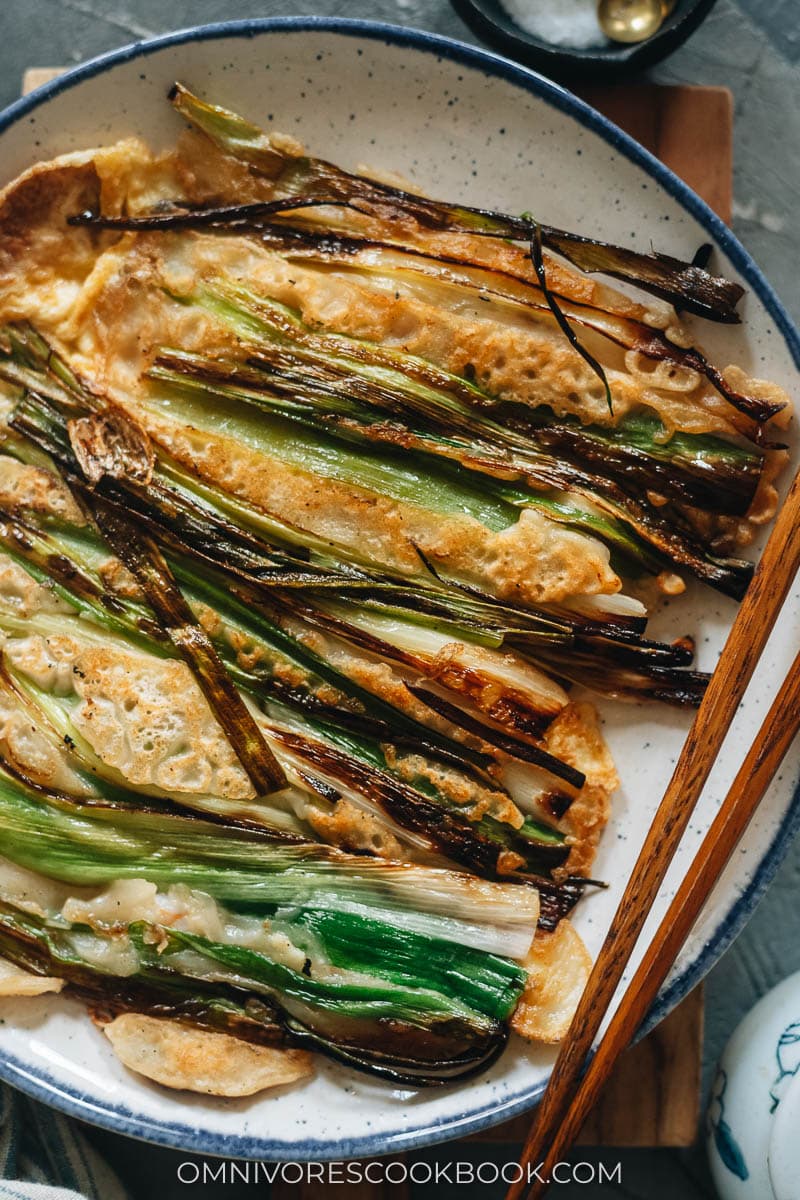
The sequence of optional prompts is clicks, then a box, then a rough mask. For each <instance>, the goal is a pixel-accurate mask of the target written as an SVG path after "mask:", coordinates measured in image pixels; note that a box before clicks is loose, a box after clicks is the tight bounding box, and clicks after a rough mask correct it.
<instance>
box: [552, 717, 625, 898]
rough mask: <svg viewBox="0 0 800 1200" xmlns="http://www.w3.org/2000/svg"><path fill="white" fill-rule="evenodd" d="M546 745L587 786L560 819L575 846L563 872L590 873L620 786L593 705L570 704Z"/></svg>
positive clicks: (568, 840) (568, 837) (559, 718)
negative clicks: (582, 776) (584, 778)
mask: <svg viewBox="0 0 800 1200" xmlns="http://www.w3.org/2000/svg"><path fill="white" fill-rule="evenodd" d="M545 745H546V746H547V749H548V750H549V751H550V753H551V754H555V755H556V757H557V758H560V759H562V760H563V761H564V762H568V763H570V764H571V765H572V766H573V767H577V768H578V770H579V771H582V772H583V773H584V775H585V776H586V783H585V784H584V785H583V787H582V788H581V790H580V792H579V793H578V795H577V797H576V798H575V799H574V800H573V802H572V804H571V805H570V806H569V808H568V809H567V813H566V815H565V816H564V817H563V818H562V820H561V823H560V825H561V829H562V830H563V831H564V832H565V833H566V835H567V842H568V843H569V845H570V846H571V847H572V849H571V851H570V855H569V858H568V859H567V861H566V863H565V864H564V866H563V867H562V868H560V873H561V874H563V875H585V874H588V873H589V871H590V869H591V866H592V863H593V862H594V857H595V853H596V851H597V844H598V842H599V841H600V837H601V836H602V833H603V830H604V829H605V827H606V825H607V824H608V819H609V817H610V815H611V796H612V794H613V793H614V792H615V791H616V789H617V788H618V787H619V776H618V775H617V771H616V768H615V766H614V760H613V759H612V757H611V753H610V751H609V749H608V747H607V746H606V744H605V741H604V740H603V735H602V733H601V732H600V726H599V723H598V720H597V713H596V711H595V709H594V707H593V705H591V704H585V703H584V704H570V705H568V706H567V708H565V709H564V710H563V711H562V712H561V713H559V715H558V716H557V717H556V719H555V720H554V721H553V722H552V724H551V725H550V726H549V728H548V730H547V733H546V735H545Z"/></svg>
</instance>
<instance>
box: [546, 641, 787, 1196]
mask: <svg viewBox="0 0 800 1200" xmlns="http://www.w3.org/2000/svg"><path fill="white" fill-rule="evenodd" d="M798 730H800V653H798V655H797V657H796V658H795V660H794V662H793V664H792V667H791V670H790V671H789V674H788V675H787V676H786V678H785V680H784V681H783V684H782V685H781V689H780V691H779V692H778V695H777V696H776V697H775V700H774V702H773V704H772V706H771V708H770V710H769V713H768V714H767V717H766V719H765V721H764V723H763V725H762V726H761V729H760V730H759V732H758V735H757V737H756V739H755V741H754V742H753V744H752V746H751V747H750V749H749V751H748V752H747V755H746V757H745V760H744V762H743V763H742V765H741V767H740V768H739V772H738V774H737V776H736V779H735V780H734V781H733V783H732V784H731V788H730V791H729V792H728V794H727V796H726V797H725V800H724V801H723V803H722V805H721V807H720V809H719V811H718V813H717V815H716V817H715V818H714V820H713V822H712V823H711V826H710V827H709V830H708V833H707V834H706V836H705V837H704V839H703V842H702V844H701V846H700V849H699V850H698V852H697V854H696V855H695V857H694V859H693V860H692V865H691V866H690V867H689V870H688V872H687V874H686V878H685V879H684V880H683V882H682V884H681V886H680V888H679V889H678V891H677V893H676V895H675V898H674V899H673V901H672V903H671V904H670V906H669V908H668V909H667V913H666V915H665V917H664V919H663V920H662V922H661V924H660V925H659V927H658V931H657V933H656V934H655V936H654V937H653V940H652V941H651V942H650V944H649V945H648V947H647V950H646V951H645V954H644V957H643V958H642V961H641V963H640V965H639V967H638V968H637V970H636V972H635V974H634V976H633V978H632V979H631V981H630V983H629V984H628V986H627V988H626V990H625V995H624V996H623V998H622V1002H621V1004H620V1005H619V1007H618V1008H617V1010H616V1012H615V1013H614V1015H613V1017H612V1018H611V1021H610V1023H609V1025H608V1028H607V1030H606V1032H605V1033H604V1035H603V1038H602V1040H601V1042H600V1045H599V1046H598V1047H597V1050H596V1052H595V1055H594V1057H593V1058H592V1060H591V1062H590V1063H589V1067H588V1069H587V1071H586V1074H585V1075H584V1077H583V1079H582V1081H581V1083H580V1085H579V1086H578V1090H577V1092H576V1094H575V1096H574V1098H573V1100H572V1103H571V1105H570V1108H569V1111H568V1113H567V1115H566V1117H565V1118H564V1120H563V1122H562V1124H561V1126H560V1128H559V1131H558V1138H557V1141H558V1145H557V1146H554V1147H553V1148H552V1150H551V1152H550V1153H552V1154H556V1155H558V1156H561V1155H563V1154H564V1153H565V1152H566V1150H567V1148H568V1147H569V1146H570V1145H571V1144H572V1142H573V1141H574V1140H575V1138H576V1137H577V1135H578V1134H579V1133H580V1131H581V1129H582V1127H583V1124H584V1122H585V1120H586V1118H587V1116H588V1115H589V1112H590V1110H591V1107H592V1105H593V1103H594V1101H595V1100H596V1099H597V1096H598V1093H599V1092H600V1089H601V1088H602V1086H603V1084H604V1083H605V1082H606V1080H607V1079H608V1077H609V1075H610V1074H611V1072H612V1070H613V1068H614V1064H615V1063H616V1061H617V1059H618V1058H619V1056H620V1054H621V1053H622V1052H623V1050H625V1049H626V1047H627V1046H628V1045H629V1043H630V1042H631V1041H632V1039H633V1037H634V1036H635V1034H636V1031H637V1030H638V1028H639V1026H640V1025H641V1023H642V1021H643V1020H644V1019H645V1017H646V1016H647V1013H648V1011H649V1009H650V1005H651V1004H652V1002H653V1001H654V1000H655V998H656V994H657V992H658V989H659V988H660V987H661V984H662V983H663V982H664V980H665V979H666V977H667V975H668V974H669V971H670V968H671V967H672V964H673V963H674V962H675V959H676V958H677V957H678V954H679V953H680V949H681V946H682V945H683V943H684V942H685V941H686V939H687V937H688V936H689V934H690V933H691V930H692V926H693V925H694V923H695V921H696V920H697V918H698V916H699V915H700V910H701V909H702V907H703V905H704V903H705V902H706V900H707V899H708V897H709V895H710V893H711V890H712V888H713V887H714V885H715V883H716V882H717V880H718V879H719V877H720V875H721V874H722V872H723V870H724V869H725V865H726V864H727V862H728V861H729V859H730V857H731V854H732V853H733V851H734V849H735V848H736V846H737V844H738V842H739V840H740V839H741V837H742V834H743V833H744V831H745V829H746V828H747V826H748V824H749V822H750V820H751V818H752V816H753V814H754V813H755V811H756V809H757V808H758V805H759V803H760V801H761V799H762V798H763V796H764V793H765V792H766V790H767V788H768V787H769V785H770V783H771V782H772V779H773V778H774V776H775V772H776V771H777V770H778V767H779V766H780V764H781V762H782V761H783V759H784V757H785V755H786V753H787V751H788V749H789V747H790V746H791V744H792V742H793V741H794V739H795V737H796V735H797V732H798ZM546 1157H547V1156H546ZM553 1161H554V1162H556V1161H558V1158H557V1157H556V1158H554V1159H553ZM546 1169H547V1168H546V1167H545V1170H543V1171H542V1172H541V1174H542V1175H544V1174H545V1171H546ZM534 1183H535V1181H534ZM543 1191H544V1188H542V1187H541V1185H539V1184H536V1183H535V1186H534V1187H533V1188H532V1190H531V1193H530V1194H531V1197H532V1198H533V1197H536V1196H539V1195H541V1194H543Z"/></svg>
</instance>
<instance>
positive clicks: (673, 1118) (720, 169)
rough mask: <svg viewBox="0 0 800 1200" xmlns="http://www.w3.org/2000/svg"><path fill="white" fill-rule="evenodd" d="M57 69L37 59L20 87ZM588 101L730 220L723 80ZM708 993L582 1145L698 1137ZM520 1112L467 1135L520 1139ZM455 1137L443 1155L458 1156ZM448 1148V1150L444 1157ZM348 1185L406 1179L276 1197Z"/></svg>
mask: <svg viewBox="0 0 800 1200" xmlns="http://www.w3.org/2000/svg"><path fill="white" fill-rule="evenodd" d="M60 73H61V68H58V67H31V68H30V69H29V70H27V71H26V72H25V75H24V78H23V94H26V93H27V92H30V91H32V90H33V89H34V88H37V87H39V86H41V84H43V83H46V82H48V80H50V79H52V78H53V77H54V76H56V75H59V74H60ZM580 94H581V96H582V97H583V99H585V100H587V101H588V102H589V103H590V104H592V105H593V106H594V107H595V108H597V109H599V110H600V111H601V112H603V113H605V114H606V115H607V116H608V117H610V118H611V120H613V121H614V122H615V123H616V124H617V125H619V126H621V127H622V128H623V129H625V130H626V131H627V132H628V133H630V134H631V135H632V136H633V137H635V138H636V140H637V141H639V142H641V143H642V145H643V146H645V147H646V148H647V149H648V150H650V151H652V153H653V154H655V155H656V156H657V157H659V158H660V159H661V160H662V161H663V162H665V163H666V164H667V165H668V166H669V167H671V168H672V170H673V171H675V173H676V174H678V175H680V176H681V178H682V179H684V180H685V181H686V182H687V183H688V184H689V185H690V186H691V187H692V188H693V189H694V190H695V191H696V192H697V193H698V194H699V195H700V196H702V198H703V199H704V200H706V201H707V203H708V204H710V206H711V207H712V208H713V209H714V210H715V211H716V212H717V213H718V214H719V215H720V216H721V217H722V218H723V219H724V220H725V221H730V217H731V205H732V167H733V149H732V147H733V100H732V97H731V94H730V92H729V91H727V89H725V88H710V87H685V86H681V87H659V86H655V85H652V84H640V85H635V86H624V87H617V88H590V89H585V90H583V91H581V93H580ZM702 1044H703V993H702V987H700V988H697V989H695V991H694V992H692V993H691V995H689V996H688V997H687V998H686V999H685V1000H684V1001H683V1003H682V1004H680V1005H678V1007H677V1008H676V1009H675V1010H674V1012H673V1013H672V1014H671V1015H670V1016H669V1017H668V1018H667V1019H666V1020H665V1021H662V1022H661V1024H660V1025H659V1026H658V1028H656V1029H654V1030H653V1032H652V1033H651V1034H649V1035H648V1037H646V1038H644V1039H643V1041H641V1042H640V1043H639V1044H638V1045H636V1046H633V1047H632V1048H631V1049H630V1050H628V1051H627V1053H626V1054H625V1055H624V1056H623V1057H622V1058H621V1059H620V1062H619V1063H618V1065H617V1068H616V1071H615V1073H614V1075H613V1077H612V1078H611V1079H610V1080H609V1082H608V1084H607V1085H606V1088H605V1090H604V1092H603V1095H602V1097H601V1098H600V1100H599V1101H598V1103H597V1106H596V1108H595V1110H594V1112H593V1113H592V1115H591V1117H590V1118H589V1120H588V1121H587V1123H586V1125H585V1127H584V1130H583V1133H582V1135H581V1138H580V1139H579V1140H580V1142H581V1144H583V1145H604V1146H688V1145H691V1143H692V1142H693V1141H694V1138H695V1134H696V1130H697V1122H698V1113H699V1102H700V1068H701V1054H702ZM527 1125H528V1117H527V1116H526V1115H523V1116H521V1117H517V1118H515V1119H514V1120H512V1121H509V1122H507V1123H505V1124H503V1125H499V1126H496V1127H495V1128H494V1129H489V1130H486V1131H484V1132H482V1133H480V1134H474V1135H473V1136H472V1137H471V1138H468V1139H466V1140H467V1141H470V1142H476V1141H477V1142H482V1143H487V1144H489V1143H494V1144H496V1143H498V1142H503V1143H511V1144H513V1143H521V1142H522V1141H523V1140H524V1137H525V1133H526V1131H527ZM455 1145H456V1144H455V1143H450V1144H449V1145H448V1149H447V1151H446V1157H447V1158H451V1159H452V1158H454V1157H456V1155H455V1153H454V1151H455ZM444 1153H445V1152H444V1151H443V1155H444ZM345 1188H346V1197H347V1200H405V1197H407V1196H408V1194H409V1193H408V1185H406V1184H369V1183H366V1182H365V1183H354V1184H344V1185H337V1184H328V1185H325V1184H322V1183H317V1182H315V1183H313V1184H308V1185H303V1184H298V1185H291V1186H286V1185H284V1184H281V1183H277V1182H276V1183H275V1184H274V1185H273V1186H272V1189H271V1198H272V1200H322V1198H323V1197H325V1196H328V1195H329V1194H330V1195H333V1194H334V1193H338V1192H340V1191H342V1192H343V1191H344V1189H345Z"/></svg>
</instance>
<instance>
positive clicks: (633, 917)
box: [507, 472, 800, 1200]
mask: <svg viewBox="0 0 800 1200" xmlns="http://www.w3.org/2000/svg"><path fill="white" fill-rule="evenodd" d="M798 567H800V472H798V474H797V475H796V476H795V478H794V480H793V481H792V486H791V488H790V489H789V494H788V496H787V498H786V500H785V502H784V504H783V506H782V508H781V510H780V512H779V513H778V517H777V520H776V522H775V525H774V527H773V529H772V533H771V534H770V537H769V540H768V541H767V544H766V546H765V548H764V552H763V554H762V556H761V561H760V562H759V564H758V566H757V567H756V570H755V574H754V575H753V579H752V582H751V584H750V587H749V588H748V589H747V593H746V594H745V597H744V600H743V601H742V604H741V607H740V609H739V612H738V613H737V616H736V620H735V621H734V623H733V626H732V628H731V631H730V634H729V636H728V640H727V641H726V643H725V646H724V649H723V651H722V654H721V655H720V659H719V662H718V664H717V668H716V670H715V671H714V674H713V675H712V677H711V681H710V683H709V685H708V689H707V691H706V694H705V696H704V697H703V701H702V703H701V705H700V708H699V709H698V711H697V715H696V717H695V720H694V723H693V725H692V727H691V729H690V731H689V735H688V737H687V739H686V742H685V743H684V746H683V749H682V751H681V754H680V756H679V758H678V762H677V764H676V766H675V771H674V773H673V775H672V779H671V780H670V783H669V785H668V787H667V790H666V792H665V793H664V797H663V799H662V801H661V803H660V805H659V807H658V810H657V812H656V814H655V817H654V819H653V823H652V825H651V827H650V830H649V832H648V835H647V837H646V839H645V842H644V845H643V846H642V849H641V852H640V854H639V857H638V859H637V860H636V865H635V866H634V868H633V872H632V874H631V877H630V880H629V881H628V885H627V887H626V888H625V892H624V894H623V896H622V899H621V901H620V903H619V907H618V908H617V911H616V913H615V915H614V919H613V920H612V922H611V927H610V929H609V931H608V934H607V935H606V939H605V941H604V943H603V946H602V947H601V950H600V953H599V955H598V957H597V961H596V963H595V965H594V968H593V969H592V973H591V975H590V977H589V980H588V983H587V985H586V988H585V990H584V993H583V996H582V997H581V1000H580V1002H579V1004H578V1008H577V1010H576V1013H575V1016H574V1017H573V1020H572V1024H571V1025H570V1028H569V1032H568V1033H567V1036H566V1038H565V1040H564V1042H563V1043H562V1046H561V1050H560V1052H559V1055H558V1058H557V1059H556V1063H555V1066H554V1068H553V1073H552V1075H551V1077H550V1082H549V1084H548V1087H547V1089H546V1091H545V1094H544V1097H543V1098H542V1101H541V1103H540V1105H539V1108H538V1109H537V1111H536V1113H535V1115H534V1118H533V1122H532V1125H531V1130H530V1133H529V1134H528V1138H527V1140H526V1142H525V1147H524V1149H523V1153H522V1158H521V1160H520V1162H521V1165H522V1167H523V1170H522V1171H520V1173H519V1180H518V1181H517V1182H516V1183H514V1184H512V1186H511V1187H510V1188H509V1190H508V1193H507V1200H522V1197H524V1196H528V1197H530V1200H533V1198H534V1197H537V1196H542V1195H543V1194H544V1191H545V1190H546V1186H547V1185H546V1184H544V1183H542V1182H540V1179H547V1178H549V1177H550V1174H551V1171H552V1166H553V1164H554V1163H556V1162H559V1161H561V1158H562V1156H563V1154H564V1152H565V1150H566V1149H567V1147H568V1145H569V1142H568V1140H567V1138H566V1137H565V1136H564V1134H563V1132H562V1131H566V1130H567V1128H568V1129H569V1132H570V1135H572V1136H574V1133H575V1130H574V1128H573V1124H574V1123H573V1122H571V1121H570V1122H569V1125H567V1117H568V1114H569V1111H570V1105H571V1103H572V1100H573V1098H574V1097H575V1095H576V1093H577V1090H578V1084H579V1081H580V1077H581V1073H582V1070H583V1066H584V1063H585V1061H586V1057H587V1055H588V1054H589V1052H590V1050H591V1048H592V1044H593V1042H594V1039H595V1037H596V1035H597V1032H598V1030H599V1028H600V1025H601V1024H602V1021H603V1018H604V1016H605V1014H606V1011H607V1009H608V1007H609V1005H610V1003H611V1001H612V999H613V998H614V994H615V992H616V990H617V987H618V986H619V983H620V980H621V978H622V975H623V973H624V971H625V967H626V965H627V963H628V959H629V958H630V956H631V954H632V952H633V948H634V946H635V944H636V941H637V939H638V937H639V934H640V933H641V931H642V928H643V926H644V924H645V921H646V920H647V917H648V914H649V912H650V909H651V908H652V906H653V903H654V901H655V898H656V896H657V895H658V891H659V889H660V887H661V884H662V883H663V881H664V877H665V875H666V873H667V869H668V867H669V864H670V862H671V861H672V858H673V856H674V854H675V851H676V850H677V848H678V844H679V842H680V840H681V837H682V836H683V833H684V832H685V829H686V826H687V824H688V823H689V819H690V817H691V815H692V812H693V811H694V808H695V805H696V804H697V801H698V800H699V798H700V794H701V792H702V790H703V787H704V785H705V782H706V780H707V779H708V776H709V774H710V772H711V768H712V767H713V765H714V762H715V760H716V757H717V755H718V753H719V750H720V748H721V746H722V743H723V741H724V739H725V735H726V734H727V731H728V728H729V726H730V724H731V721H732V720H733V717H734V715H735V713H736V710H737V708H738V706H739V703H740V701H741V700H742V697H743V696H744V693H745V690H746V688H747V685H748V683H749V682H750V679H751V677H752V675H753V671H754V670H755V668H756V664H757V663H758V660H759V658H760V657H761V653H762V651H763V649H764V646H765V645H766V643H767V640H768V638H769V635H770V633H771V632H772V627H773V624H774V622H775V619H776V617H777V615H778V612H779V611H780V608H781V605H782V604H783V601H784V599H785V598H786V594H787V592H788V590H789V588H790V586H791V584H792V581H793V579H794V577H795V575H796V574H797V571H798ZM540 1164H542V1166H541V1167H540ZM531 1167H534V1168H537V1169H536V1172H535V1175H534V1176H533V1182H532V1186H528V1184H527V1179H528V1175H529V1169H530V1168H531Z"/></svg>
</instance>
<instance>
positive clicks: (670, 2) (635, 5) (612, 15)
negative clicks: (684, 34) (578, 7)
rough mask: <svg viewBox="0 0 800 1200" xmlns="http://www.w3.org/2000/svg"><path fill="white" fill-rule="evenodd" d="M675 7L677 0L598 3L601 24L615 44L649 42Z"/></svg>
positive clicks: (615, 0)
mask: <svg viewBox="0 0 800 1200" xmlns="http://www.w3.org/2000/svg"><path fill="white" fill-rule="evenodd" d="M674 7H675V0H598V4H597V20H598V22H599V24H600V28H601V29H602V31H603V33H604V34H605V35H606V37H608V38H611V40H612V41H613V42H646V41H647V39H648V38H651V37H652V36H653V34H654V33H658V31H659V29H660V28H661V26H662V25H663V23H664V21H665V19H666V18H667V17H668V16H669V14H670V13H671V12H672V10H673V8H674Z"/></svg>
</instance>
